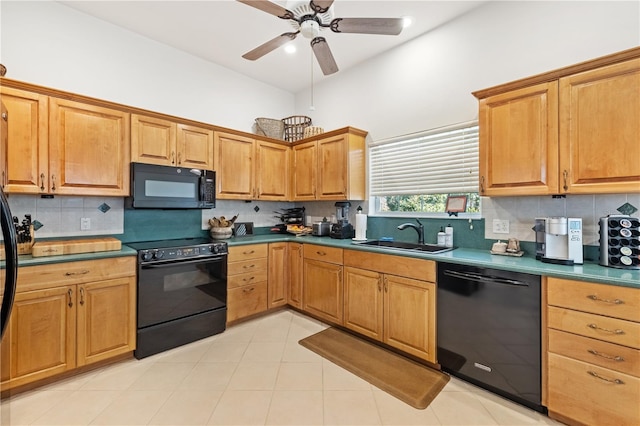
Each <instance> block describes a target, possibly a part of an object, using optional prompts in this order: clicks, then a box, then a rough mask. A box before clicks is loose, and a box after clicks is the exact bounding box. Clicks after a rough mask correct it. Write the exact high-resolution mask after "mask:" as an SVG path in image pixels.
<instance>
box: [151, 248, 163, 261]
mask: <svg viewBox="0 0 640 426" xmlns="http://www.w3.org/2000/svg"><path fill="white" fill-rule="evenodd" d="M153 255H154V256H153V257H154V258H156V259H162V258H163V257H164V251H162V250H158V251H156V252H155V253H154V254H153Z"/></svg>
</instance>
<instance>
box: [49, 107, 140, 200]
mask: <svg viewBox="0 0 640 426" xmlns="http://www.w3.org/2000/svg"><path fill="white" fill-rule="evenodd" d="M129 149H130V148H129V113H126V112H122V111H118V110H114V109H110V108H103V107H98V106H93V105H88V104H84V103H79V102H74V101H69V100H64V99H57V98H50V102H49V175H50V185H49V192H51V193H53V194H69V195H108V196H126V195H129V167H128V166H129V158H130V156H129Z"/></svg>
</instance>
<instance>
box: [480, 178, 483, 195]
mask: <svg viewBox="0 0 640 426" xmlns="http://www.w3.org/2000/svg"><path fill="white" fill-rule="evenodd" d="M480 193H481V194H484V176H480Z"/></svg>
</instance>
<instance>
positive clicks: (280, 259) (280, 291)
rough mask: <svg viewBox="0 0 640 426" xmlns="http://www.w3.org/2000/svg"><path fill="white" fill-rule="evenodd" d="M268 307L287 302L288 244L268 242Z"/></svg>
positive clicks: (282, 304)
mask: <svg viewBox="0 0 640 426" xmlns="http://www.w3.org/2000/svg"><path fill="white" fill-rule="evenodd" d="M268 277H269V278H268V286H267V287H268V288H267V295H268V307H269V308H275V307H277V306H284V305H286V304H287V293H288V292H289V245H288V243H270V244H269V274H268Z"/></svg>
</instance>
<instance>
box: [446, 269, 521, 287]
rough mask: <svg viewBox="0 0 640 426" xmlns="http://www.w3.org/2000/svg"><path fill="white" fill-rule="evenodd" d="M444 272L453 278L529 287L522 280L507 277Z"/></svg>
mask: <svg viewBox="0 0 640 426" xmlns="http://www.w3.org/2000/svg"><path fill="white" fill-rule="evenodd" d="M444 274H445V275H448V276H450V277H453V278H458V279H464V280H470V281H477V282H483V283H494V284H506V285H515V286H520V287H529V284H527V283H525V282H523V281H519V280H511V279H509V278H500V277H491V276H488V275H482V274H475V273H473V272H458V271H449V270H445V271H444Z"/></svg>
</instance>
